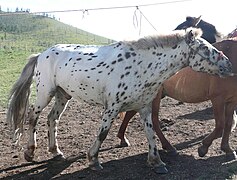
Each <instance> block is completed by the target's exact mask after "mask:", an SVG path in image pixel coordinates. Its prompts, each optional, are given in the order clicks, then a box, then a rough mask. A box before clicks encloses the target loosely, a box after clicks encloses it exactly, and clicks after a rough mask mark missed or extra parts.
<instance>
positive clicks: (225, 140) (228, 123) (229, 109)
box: [221, 104, 237, 160]
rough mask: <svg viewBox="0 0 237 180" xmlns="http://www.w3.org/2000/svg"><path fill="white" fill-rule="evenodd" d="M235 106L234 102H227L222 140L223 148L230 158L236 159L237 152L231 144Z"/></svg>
mask: <svg viewBox="0 0 237 180" xmlns="http://www.w3.org/2000/svg"><path fill="white" fill-rule="evenodd" d="M234 108H235V106H233V105H232V104H227V105H226V107H225V117H226V119H225V127H224V132H223V136H222V141H221V150H222V151H224V152H225V153H226V155H227V157H228V158H229V159H231V160H232V159H236V158H237V156H236V153H235V151H233V150H232V149H231V147H230V145H229V137H230V133H231V127H232V123H233V113H234Z"/></svg>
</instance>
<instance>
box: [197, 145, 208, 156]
mask: <svg viewBox="0 0 237 180" xmlns="http://www.w3.org/2000/svg"><path fill="white" fill-rule="evenodd" d="M207 151H208V149H207V148H204V147H203V146H200V147H199V148H198V155H199V156H200V157H204V156H205V155H206V154H207Z"/></svg>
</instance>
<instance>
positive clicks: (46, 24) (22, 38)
mask: <svg viewBox="0 0 237 180" xmlns="http://www.w3.org/2000/svg"><path fill="white" fill-rule="evenodd" d="M111 42H112V40H110V39H107V38H104V37H101V36H97V35H94V34H91V33H88V32H86V31H83V30H80V29H78V28H75V27H72V26H69V25H66V24H64V23H61V22H59V21H56V20H54V19H52V18H48V17H43V16H38V15H37V16H36V15H34V16H33V15H30V14H26V15H9V16H0V107H3V108H5V107H6V106H7V100H8V94H9V92H10V89H11V87H12V85H13V84H14V82H15V81H16V80H17V78H18V77H19V75H20V73H21V71H22V69H23V67H24V66H25V64H26V59H27V57H29V56H30V55H31V54H32V53H38V52H42V51H43V50H45V49H47V48H48V47H50V46H52V45H54V44H60V43H66V44H67V43H69V44H73V43H75V44H108V43H111Z"/></svg>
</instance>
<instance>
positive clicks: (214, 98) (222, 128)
mask: <svg viewBox="0 0 237 180" xmlns="http://www.w3.org/2000/svg"><path fill="white" fill-rule="evenodd" d="M213 45H214V46H215V47H216V48H217V49H219V50H221V51H223V52H224V54H225V55H226V56H227V57H229V59H230V60H231V62H232V65H233V71H234V72H235V73H236V72H237V51H236V50H237V41H236V40H231V39H230V40H223V41H221V42H217V43H214V44H213ZM193 82H195V83H193ZM190 84H192V85H191V86H190ZM163 93H164V95H167V96H169V97H172V98H174V99H176V100H179V101H182V102H186V103H199V102H204V101H207V100H211V103H212V106H213V112H214V117H215V129H214V130H213V132H212V133H210V134H209V135H208V136H207V137H206V138H204V140H203V141H202V146H200V147H199V148H198V153H199V156H201V157H202V156H205V154H206V153H207V152H208V148H209V146H210V145H211V144H212V141H213V140H214V139H216V138H219V137H222V141H221V150H223V151H224V152H225V153H226V155H230V157H231V158H232V156H233V155H234V158H235V157H236V156H235V152H234V151H233V150H232V149H231V148H230V145H229V136H230V133H231V129H232V128H234V126H235V125H236V119H237V118H233V114H234V110H235V107H236V105H237V77H236V76H234V77H227V78H224V79H223V78H220V77H218V76H213V75H209V74H206V73H198V72H195V71H193V70H192V69H191V68H189V67H187V68H184V69H183V70H180V71H179V72H178V73H177V74H175V75H174V76H172V77H171V78H169V79H168V80H166V81H165V82H164V84H163V86H162V88H161V89H160V90H159V92H158V94H157V97H156V98H155V99H154V101H153V106H152V108H153V109H152V111H153V112H152V119H153V128H154V130H155V131H156V134H157V136H158V137H159V139H160V141H161V143H162V148H163V149H165V150H166V151H168V152H172V153H173V154H176V153H177V151H176V149H175V147H173V146H172V145H171V144H170V143H169V141H168V140H167V139H166V138H165V136H164V134H163V133H162V131H161V129H160V125H159V119H158V112H159V108H160V101H161V98H162V94H163ZM135 114H136V112H135V111H129V112H127V113H126V115H125V118H124V120H123V123H122V125H121V127H120V129H119V132H118V137H119V138H120V139H121V144H120V145H121V146H127V145H129V142H128V141H127V139H126V138H125V137H124V133H125V130H126V127H127V125H128V122H129V120H130V119H131V118H132V117H133V116H134V115H135ZM233 119H234V120H233ZM233 122H235V123H233ZM232 123H233V124H232Z"/></svg>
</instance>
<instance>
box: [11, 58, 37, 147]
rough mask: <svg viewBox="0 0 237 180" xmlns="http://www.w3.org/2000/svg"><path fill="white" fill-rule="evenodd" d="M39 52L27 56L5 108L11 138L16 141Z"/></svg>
mask: <svg viewBox="0 0 237 180" xmlns="http://www.w3.org/2000/svg"><path fill="white" fill-rule="evenodd" d="M38 56H39V54H34V55H31V56H30V57H29V59H28V60H29V61H28V63H27V64H26V65H25V67H24V68H23V70H22V72H21V75H20V77H19V79H18V80H17V81H16V82H15V84H14V85H13V87H12V89H11V91H10V95H9V104H8V110H7V123H8V124H9V125H10V128H11V130H12V132H13V140H14V141H15V142H16V143H17V142H18V141H19V140H20V137H21V135H22V133H23V124H24V122H25V119H26V115H27V111H28V105H29V96H30V86H31V84H32V80H33V76H34V70H35V66H36V64H37V59H38Z"/></svg>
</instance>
